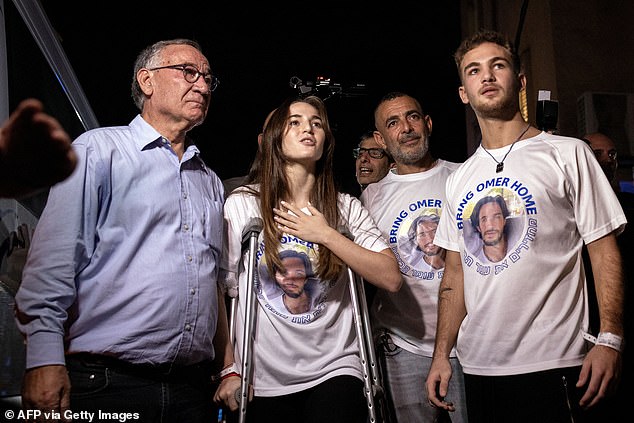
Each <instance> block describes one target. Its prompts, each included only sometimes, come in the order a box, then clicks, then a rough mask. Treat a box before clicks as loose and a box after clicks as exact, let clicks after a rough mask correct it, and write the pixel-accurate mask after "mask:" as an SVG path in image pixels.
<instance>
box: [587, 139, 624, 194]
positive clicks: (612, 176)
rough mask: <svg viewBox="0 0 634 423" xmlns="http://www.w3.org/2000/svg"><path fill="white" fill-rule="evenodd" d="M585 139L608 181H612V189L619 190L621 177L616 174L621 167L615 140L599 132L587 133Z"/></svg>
mask: <svg viewBox="0 0 634 423" xmlns="http://www.w3.org/2000/svg"><path fill="white" fill-rule="evenodd" d="M583 140H584V141H585V142H586V144H588V145H589V146H590V148H592V151H593V152H594V155H595V157H596V158H597V160H598V161H599V164H600V165H601V169H602V170H603V173H605V176H607V177H608V181H610V185H612V189H614V191H615V192H619V191H620V187H619V179H618V178H617V174H616V172H617V170H618V168H619V162H618V159H617V150H616V145H615V144H614V141H612V139H611V138H610V137H608V136H607V135H604V134H601V133H599V132H595V133H592V134H586V136H584V137H583Z"/></svg>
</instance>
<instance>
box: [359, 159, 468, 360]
mask: <svg viewBox="0 0 634 423" xmlns="http://www.w3.org/2000/svg"><path fill="white" fill-rule="evenodd" d="M457 167H458V163H452V162H447V161H444V160H438V161H437V163H436V165H435V166H434V167H433V168H431V169H429V170H428V171H426V172H419V173H412V174H408V175H398V174H396V173H394V172H393V171H391V172H388V174H387V175H386V176H385V177H384V178H383V179H381V180H380V181H378V182H376V183H374V184H370V185H368V186H367V187H366V189H365V190H364V191H363V192H362V193H361V197H360V199H361V202H362V203H363V205H364V206H365V207H366V208H367V209H368V211H369V212H370V214H371V215H372V217H373V218H374V221H375V222H376V223H377V226H378V227H379V229H380V230H381V232H382V233H383V236H384V238H385V239H386V240H387V241H388V242H389V245H390V248H391V249H392V251H393V252H394V253H395V254H396V257H397V259H398V262H399V267H400V270H401V274H402V275H403V278H404V284H403V286H402V287H401V289H400V290H399V291H398V292H395V293H392V292H387V291H385V290H382V289H379V290H377V293H376V294H375V297H374V302H373V304H372V308H371V316H372V328H373V330H374V331H380V330H382V329H386V330H387V331H388V332H389V333H390V334H391V335H392V339H393V341H394V343H395V344H396V345H398V346H399V347H401V348H403V349H405V350H407V351H409V352H412V353H414V354H419V355H424V356H427V357H431V356H432V353H433V352H434V339H435V336H436V321H437V313H438V287H439V285H440V280H441V279H442V275H443V269H444V264H443V266H442V267H441V268H438V269H434V268H433V267H432V266H430V265H429V264H428V263H427V262H426V261H425V260H424V255H425V253H424V252H423V251H422V250H421V249H420V247H418V245H417V242H416V226H417V225H416V221H417V220H418V218H421V217H422V216H429V217H433V216H435V218H436V219H437V218H438V216H440V213H441V209H442V205H443V203H444V201H445V182H446V180H447V177H448V176H449V174H450V173H452V172H453V171H454V170H455V169H456V168H457ZM442 262H443V263H444V260H443V261H442ZM452 355H455V354H454V353H453V352H452Z"/></svg>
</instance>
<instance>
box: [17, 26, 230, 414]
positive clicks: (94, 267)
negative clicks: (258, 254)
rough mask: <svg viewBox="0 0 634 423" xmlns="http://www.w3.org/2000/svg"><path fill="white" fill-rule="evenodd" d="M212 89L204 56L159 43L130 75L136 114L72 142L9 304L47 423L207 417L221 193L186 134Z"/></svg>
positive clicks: (26, 400)
mask: <svg viewBox="0 0 634 423" xmlns="http://www.w3.org/2000/svg"><path fill="white" fill-rule="evenodd" d="M217 85H218V80H217V79H216V77H214V76H213V75H212V73H211V67H210V64H209V61H208V59H207V58H206V57H205V56H204V55H203V53H202V51H201V48H200V46H199V45H198V43H196V42H194V41H191V40H186V39H176V40H167V41H159V42H157V43H155V44H153V45H151V46H149V47H147V48H145V49H144V50H143V51H142V52H141V53H140V54H139V55H138V57H137V59H136V62H135V65H134V71H133V78H132V98H133V99H134V102H135V104H136V106H137V107H138V109H139V110H140V114H138V115H137V116H136V117H135V118H134V119H133V120H132V121H131V122H130V124H129V125H127V126H115V127H105V128H97V129H93V130H90V131H87V132H85V133H84V134H82V135H80V136H79V137H78V138H77V139H76V140H75V141H74V142H73V148H74V150H75V151H76V153H77V155H78V157H79V164H78V166H77V169H76V170H75V172H74V173H73V174H72V175H71V176H70V177H69V178H68V179H66V180H65V181H63V182H62V183H60V184H58V185H56V186H54V187H53V188H52V189H51V191H50V194H49V197H48V202H47V204H46V207H45V209H44V212H43V213H42V216H41V218H40V220H39V222H38V225H37V228H36V230H35V234H34V237H33V240H32V242H31V247H30V252H29V258H28V261H27V263H26V266H25V269H24V273H23V280H22V285H21V287H20V289H19V291H18V293H17V296H16V306H17V320H18V326H19V328H20V330H21V331H22V332H23V333H24V335H25V336H26V343H27V349H26V350H27V357H26V373H25V377H24V386H23V407H24V409H26V410H33V411H40V412H41V413H42V415H43V416H44V415H46V414H45V413H49V414H48V415H49V416H59V417H55V421H57V420H58V419H59V420H63V421H66V420H67V419H69V418H70V416H71V414H68V412H69V411H72V413H75V414H74V415H75V416H77V415H78V413H84V414H83V416H88V417H89V419H90V420H91V421H92V420H93V418H94V417H95V416H97V417H96V419H95V420H99V421H105V420H109V419H110V418H113V419H115V420H116V419H117V418H121V417H120V416H125V418H127V419H130V420H137V421H145V422H158V421H169V422H175V421H188V422H199V423H203V422H209V421H211V419H212V418H214V417H215V416H214V413H213V410H212V403H211V398H212V397H213V391H212V386H211V384H210V381H211V376H212V373H213V372H214V370H219V369H214V368H213V365H212V360H213V359H214V356H215V352H214V347H213V344H212V340H213V339H214V336H215V335H217V334H219V335H221V334H226V332H227V331H228V328H227V327H226V326H227V324H226V318H225V317H226V314H225V313H226V312H225V308H224V302H223V301H219V300H218V295H217V285H216V281H217V276H218V262H219V255H220V251H221V250H222V228H223V198H224V192H223V187H222V182H221V181H220V179H219V178H218V176H217V175H216V174H215V173H214V172H213V171H212V170H211V169H210V168H209V167H207V165H206V164H205V163H204V162H203V160H202V159H201V157H200V151H199V150H198V147H197V146H196V145H195V143H194V141H193V140H192V139H191V138H190V137H189V136H188V133H189V131H190V130H191V129H193V128H194V127H196V126H198V125H200V124H201V123H203V121H204V120H205V118H206V116H207V110H208V108H209V102H210V100H211V92H212V91H213V90H214V89H215V88H216V86H217ZM218 316H221V317H223V318H221V319H218ZM219 364H220V365H222V364H224V365H230V364H231V363H230V362H228V363H219ZM52 412H55V413H57V414H51V413H52ZM103 413H106V414H105V416H106V417H104V414H103ZM90 416H92V417H90ZM108 416H110V417H108ZM113 416H115V417H113ZM116 416H119V417H116Z"/></svg>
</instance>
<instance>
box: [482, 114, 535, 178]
mask: <svg viewBox="0 0 634 423" xmlns="http://www.w3.org/2000/svg"><path fill="white" fill-rule="evenodd" d="M530 127H531V124H530V123H529V124H528V125H527V126H526V129H524V130H523V131H522V133H521V134H520V136H519V137H517V139H516V140H515V141H513V144H511V147H510V148H509V151H507V152H506V154H505V155H504V157H502V160H501V161H499V162H498V161H497V159H496V158H495V157H493V154H491V153H490V152H489V150H487V149H486V148H484V146H482V149H483V150H484V151H485V152H486V153H487V154H488V155H489V156H491V158H492V159H493V161H495V163H497V165H496V166H495V173H500V172H502V171H503V170H504V160H506V156H508V155H509V153H510V152H511V150H512V149H513V146H515V143H516V142H518V141H519V140H521V139H522V137H523V136H524V134H525V133H526V132H527V131H528V129H529V128H530Z"/></svg>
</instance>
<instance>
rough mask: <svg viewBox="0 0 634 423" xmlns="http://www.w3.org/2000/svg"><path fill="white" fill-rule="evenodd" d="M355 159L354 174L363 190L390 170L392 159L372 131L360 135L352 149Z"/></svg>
mask: <svg viewBox="0 0 634 423" xmlns="http://www.w3.org/2000/svg"><path fill="white" fill-rule="evenodd" d="M352 154H353V156H354V158H355V159H356V160H355V169H356V172H355V176H356V178H357V182H358V183H359V186H360V187H361V190H364V189H365V187H367V186H368V185H369V184H372V183H374V182H378V181H380V180H381V179H383V177H384V176H385V175H387V173H388V172H389V171H390V168H391V167H392V164H393V163H394V160H392V156H390V155H389V153H388V152H387V151H385V150H384V149H383V148H381V146H380V145H379V144H378V143H377V142H376V140H375V139H374V131H367V132H364V133H363V135H361V138H360V140H359V144H358V146H357V148H355V149H354V150H352Z"/></svg>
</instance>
